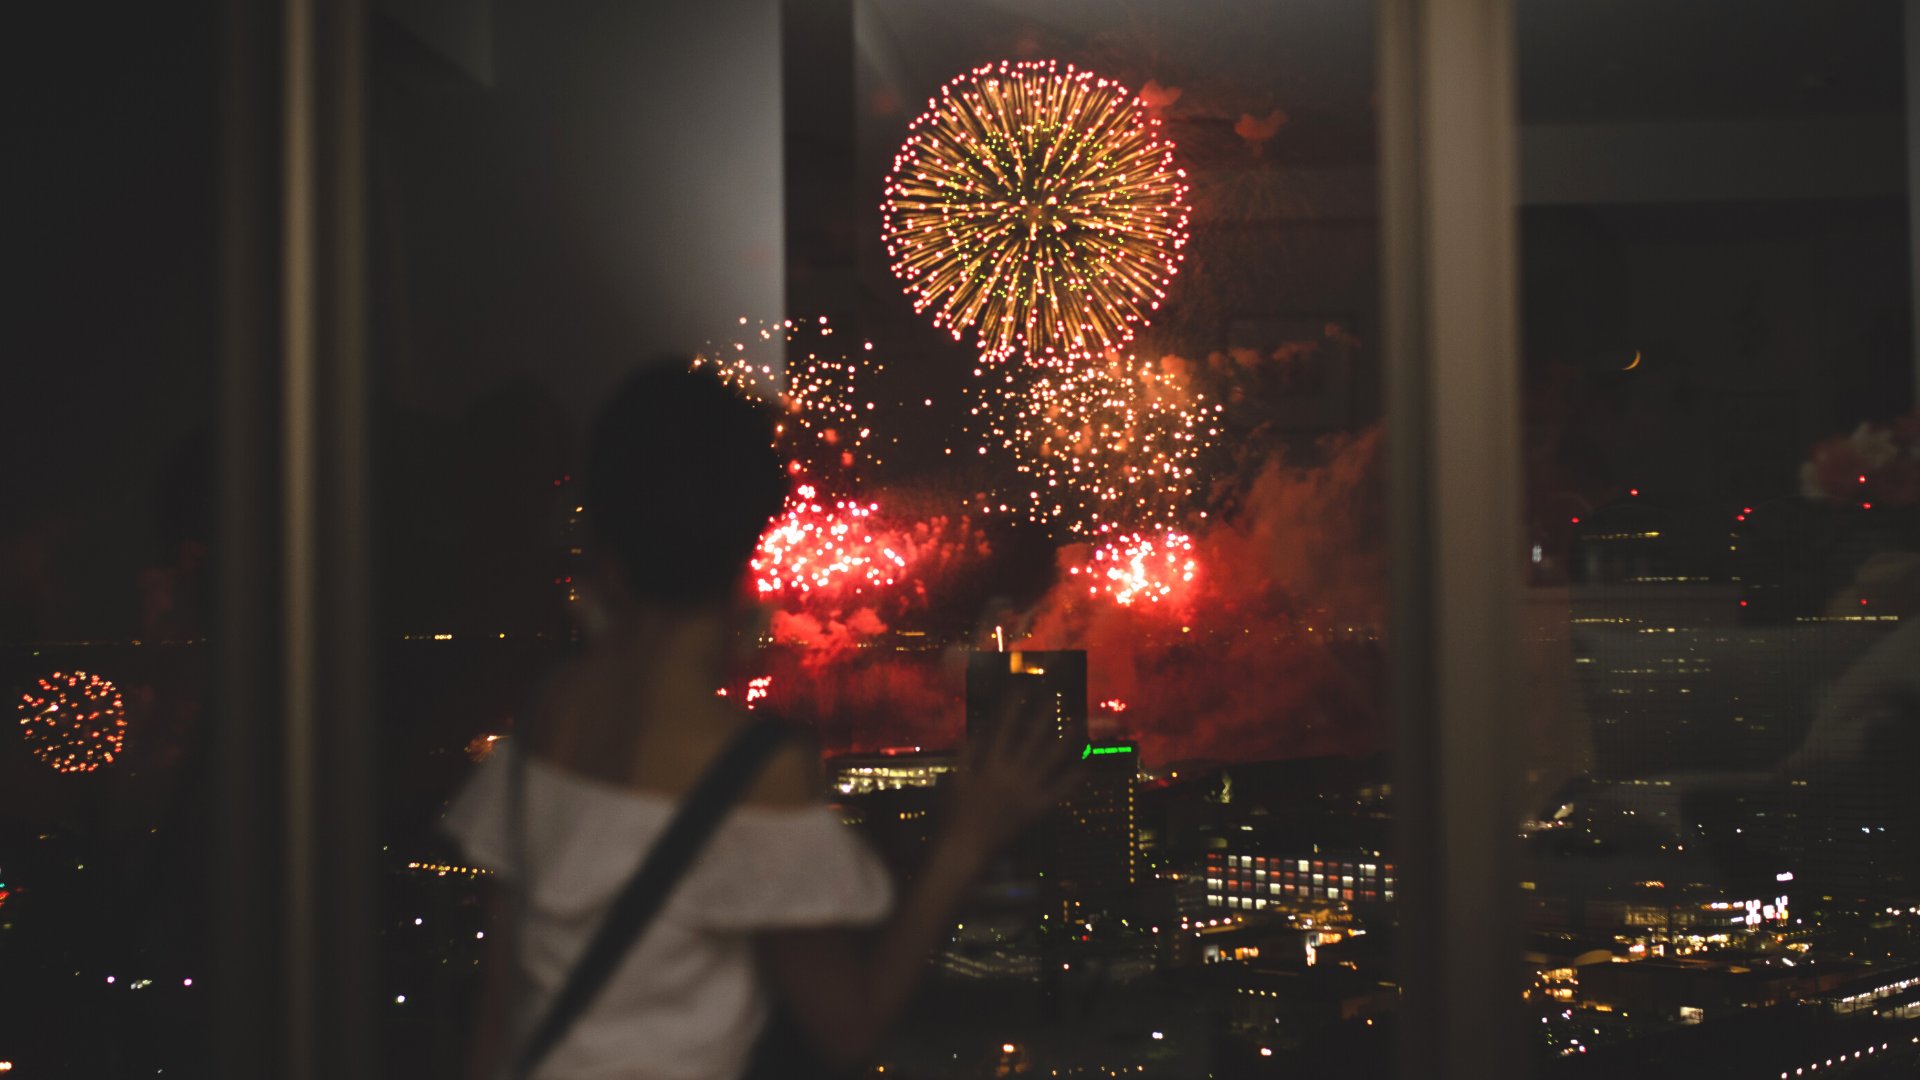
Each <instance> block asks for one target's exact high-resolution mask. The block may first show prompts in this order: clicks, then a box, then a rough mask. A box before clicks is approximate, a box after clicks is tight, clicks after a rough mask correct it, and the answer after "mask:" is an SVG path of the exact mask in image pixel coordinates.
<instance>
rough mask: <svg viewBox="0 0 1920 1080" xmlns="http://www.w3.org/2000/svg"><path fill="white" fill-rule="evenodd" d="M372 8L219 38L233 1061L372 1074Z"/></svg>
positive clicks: (219, 910)
mask: <svg viewBox="0 0 1920 1080" xmlns="http://www.w3.org/2000/svg"><path fill="white" fill-rule="evenodd" d="M365 20H366V13H365V8H364V6H363V5H362V4H361V3H358V2H355V0H324V2H323V0H280V2H277V3H248V2H246V0H229V3H228V4H227V5H226V8H225V14H224V20H223V40H222V52H221V56H222V64H223V72H222V86H221V109H222V117H221V121H222V147H221V159H222V160H221V192H220V196H221V214H222V221H221V237H220V244H221V275H222V281H221V305H222V311H221V321H222V356H221V402H220V418H221V437H222V454H221V464H220V482H221V484H220V486H221V510H220V536H219V545H218V547H217V549H216V550H218V551H219V552H220V553H221V565H220V571H219V572H220V580H219V587H220V609H219V614H220V618H219V629H218V634H219V639H218V644H217V648H218V650H219V651H218V659H219V685H218V709H219V722H220V728H219V739H220V757H221V767H220V774H219V775H220V783H221V786H222V790H221V801H222V809H223V813H222V825H221V835H220V838H219V842H220V861H219V866H220V872H219V877H218V880H216V881H215V882H213V883H212V884H213V889H212V899H211V902H212V906H213V916H214V918H215V920H216V924H217V926H218V928H219V935H218V939H217V940H218V949H219V954H218V957H217V966H216V975H217V978H216V982H215V986H214V992H215V994H216V1002H215V1007H216V1010H217V1028H216V1031H217V1036H216V1037H217V1043H218V1045H217V1047H216V1050H215V1061H216V1062H217V1063H218V1070H219V1075H222V1076H228V1077H236V1078H238V1077H247V1078H255V1077H266V1076H272V1077H284V1078H287V1080H310V1078H315V1077H342V1076H352V1077H369V1076H372V1075H374V1071H373V1063H374V1060H375V1054H374V1035H375V1031H374V1022H373V1015H374V1012H373V1010H374V990H375V982H374V979H373V977H372V966H371V944H372V931H373V926H372V917H371V912H372V893H373V890H372V884H373V854H374V846H373V840H372V830H371V819H372V812H373V792H372V788H371V785H370V783H369V782H368V781H369V773H370V752H369V751H370V743H369V717H370V712H371V710H370V707H369V706H370V694H369V674H368V673H369V664H368V657H369V652H368V648H367V624H368V620H367V580H368V573H367V569H368V563H367V524H368V523H367V513H368V499H367V497H366V496H367V484H366V464H365V457H364V455H365V451H366V447H367V443H368V432H367V408H366V398H367V392H366V386H365V376H366V366H365V350H364V346H363V327H364V322H365V315H364V305H363V301H362V297H363V293H364V273H363V264H364V253H363V239H364V224H363V218H364V214H363V209H362V192H363V188H364V173H365V162H364V154H363V145H364V138H363V128H364V104H363V88H364V85H365V71H364V64H365V50H364V42H365V38H366V33H365V30H366V26H365Z"/></svg>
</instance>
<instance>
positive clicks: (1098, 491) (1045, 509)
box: [970, 353, 1222, 536]
mask: <svg viewBox="0 0 1920 1080" xmlns="http://www.w3.org/2000/svg"><path fill="white" fill-rule="evenodd" d="M975 374H976V382H975V387H974V397H975V402H974V405H973V406H972V409H971V417H970V422H971V425H972V427H973V429H974V432H975V434H976V436H977V437H978V438H979V439H980V440H981V442H982V444H983V445H982V447H981V449H983V450H987V451H996V450H997V451H1000V452H1004V453H1006V454H1008V455H1009V456H1010V458H1011V470H1010V474H1011V477H1012V479H1013V481H1014V482H1013V485H1012V487H1011V488H1010V489H1008V490H1006V491H1004V492H1003V493H1002V495H1001V496H1000V497H999V498H996V499H994V500H990V501H989V508H990V509H992V510H995V511H1002V512H1006V513H1024V514H1025V515H1026V516H1027V518H1028V519H1030V520H1032V521H1034V522H1037V523H1042V524H1057V525H1063V526H1065V527H1066V528H1067V529H1068V530H1069V531H1070V532H1073V533H1077V534H1080V535H1085V536H1102V535H1107V534H1111V533H1113V532H1115V531H1117V530H1120V529H1138V528H1145V527H1149V526H1171V525H1175V524H1179V523H1181V522H1182V521H1183V520H1184V518H1185V517H1186V515H1187V514H1188V512H1189V510H1190V508H1191V506H1192V503H1193V499H1194V496H1195V493H1196V485H1197V483H1198V481H1197V480H1196V479H1195V467H1196V462H1197V461H1198V459H1199V457H1200V455H1201V454H1202V453H1203V452H1204V451H1205V450H1206V449H1207V447H1208V446H1210V445H1211V444H1212V440H1213V439H1214V438H1215V437H1216V436H1218V435H1219V433H1220V428H1219V421H1220V415H1221V411H1222V406H1221V405H1220V404H1219V403H1218V402H1215V401H1211V400H1209V399H1208V398H1207V396H1206V395H1205V394H1203V393H1200V392H1198V391H1195V390H1194V389H1193V388H1192V387H1191V386H1189V385H1188V384H1187V383H1186V381H1185V380H1184V379H1180V378H1176V377H1174V376H1171V375H1169V374H1167V373H1165V372H1164V371H1162V370H1161V369H1160V368H1159V367H1158V366H1156V365H1154V364H1153V363H1150V362H1144V361H1140V360H1137V359H1135V358H1134V357H1132V356H1126V355H1121V354H1118V353H1109V354H1107V355H1106V356H1104V357H1102V358H1096V359H1092V360H1088V361H1083V362H1081V363H1079V364H1075V365H1073V366H1071V367H1065V366H1063V367H1057V368H1025V369H1018V370H1016V369H1012V368H1006V367H994V366H989V365H982V366H981V367H980V368H978V369H976V371H975Z"/></svg>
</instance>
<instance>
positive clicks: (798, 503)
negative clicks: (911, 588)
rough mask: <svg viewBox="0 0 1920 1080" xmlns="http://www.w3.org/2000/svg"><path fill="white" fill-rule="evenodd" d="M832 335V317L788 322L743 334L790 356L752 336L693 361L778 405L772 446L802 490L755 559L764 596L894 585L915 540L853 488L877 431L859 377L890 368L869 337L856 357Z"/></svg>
mask: <svg viewBox="0 0 1920 1080" xmlns="http://www.w3.org/2000/svg"><path fill="white" fill-rule="evenodd" d="M741 323H742V325H745V324H746V320H745V319H742V320H741ZM833 334H834V331H833V327H832V326H831V325H829V324H828V322H827V320H826V318H825V317H824V316H822V317H820V318H818V319H800V320H794V319H787V320H784V321H782V322H779V323H773V324H763V325H761V326H759V327H758V328H757V329H755V330H754V331H753V332H752V333H750V334H747V335H745V336H747V337H748V338H750V339H753V342H759V343H771V342H775V341H778V342H781V343H784V345H785V346H786V351H787V356H786V358H785V360H784V362H780V363H776V361H775V360H774V359H770V358H767V357H765V356H764V355H762V354H763V353H764V352H766V351H767V350H766V348H765V346H764V345H756V344H754V343H753V342H750V341H736V342H732V343H730V344H728V345H726V346H722V347H719V348H714V349H709V350H707V351H706V352H704V353H702V354H701V355H699V356H696V357H695V358H694V361H693V368H694V369H695V370H710V371H712V372H713V373H714V374H715V375H717V376H718V377H719V379H720V381H721V382H723V383H725V384H727V385H728V386H731V387H733V388H734V389H736V390H738V391H740V392H741V393H743V394H745V395H747V396H749V397H752V398H755V399H757V400H760V401H766V402H769V403H771V404H773V405H774V406H775V407H777V408H778V409H779V410H780V414H781V415H780V420H779V421H778V423H777V424H776V425H775V428H774V440H773V445H774V448H775V449H777V450H779V451H780V453H781V454H782V455H783V456H784V457H785V458H786V459H787V472H788V474H789V475H790V476H791V477H792V478H793V484H794V486H793V491H792V493H791V494H789V495H788V496H787V502H786V506H785V508H784V509H783V510H782V511H781V513H780V516H779V517H777V518H775V519H774V520H773V521H771V522H769V523H768V526H767V531H766V532H765V533H764V534H762V536H761V537H760V544H759V547H758V548H757V549H756V551H755V553H754V557H753V559H752V564H751V565H752V571H753V579H754V589H755V591H756V592H757V593H758V594H759V595H760V596H761V597H763V598H772V597H774V596H787V597H808V598H812V597H817V596H831V597H834V598H840V597H842V596H844V595H846V594H849V593H854V594H857V593H862V592H865V591H867V590H871V589H879V588H883V587H886V586H889V585H892V584H894V583H895V582H896V581H897V580H898V577H899V574H900V572H901V571H903V570H905V569H906V567H907V561H908V557H909V556H908V554H907V551H908V549H907V546H906V545H904V544H902V543H900V542H898V540H897V539H896V538H892V537H890V536H889V535H888V534H887V533H885V532H884V531H883V530H881V529H880V528H879V527H878V525H877V523H876V521H875V520H874V514H875V513H876V512H877V511H878V510H879V509H880V506H879V504H878V503H877V502H875V501H873V500H872V499H856V498H854V497H853V495H852V494H851V493H852V492H854V491H855V490H856V489H858V487H859V486H860V470H861V468H862V467H864V466H865V465H867V464H868V461H867V460H866V454H865V448H866V446H867V444H868V440H869V439H871V438H872V436H873V427H872V413H873V411H874V403H873V402H872V401H869V400H866V399H865V398H864V397H863V396H862V395H861V394H860V393H859V389H858V386H859V380H860V378H861V377H862V376H863V375H865V374H869V373H877V372H879V371H881V370H884V366H883V365H882V364H880V363H879V362H878V361H876V360H874V359H873V358H872V356H871V352H872V348H873V346H872V344H871V343H867V342H863V343H861V346H860V348H859V349H858V351H857V352H856V353H855V356H848V355H845V354H844V353H836V352H835V351H834V349H833V348H832V347H831V346H832V342H831V341H830V339H831V338H832V337H833ZM855 357H857V359H856V358H855Z"/></svg>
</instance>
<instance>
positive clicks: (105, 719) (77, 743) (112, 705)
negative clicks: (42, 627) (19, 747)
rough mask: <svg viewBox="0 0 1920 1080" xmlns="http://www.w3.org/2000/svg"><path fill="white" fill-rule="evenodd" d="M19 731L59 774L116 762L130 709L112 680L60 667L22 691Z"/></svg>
mask: <svg viewBox="0 0 1920 1080" xmlns="http://www.w3.org/2000/svg"><path fill="white" fill-rule="evenodd" d="M19 709H20V735H21V737H22V738H24V739H25V740H26V741H27V745H28V746H29V747H30V748H31V749H32V750H33V755H34V756H35V757H37V758H39V759H40V760H41V761H43V762H45V763H47V764H48V765H49V766H51V767H52V768H53V769H54V771H55V772H63V773H81V772H92V771H93V770H95V769H98V768H100V767H101V766H102V765H111V764H113V759H114V758H115V757H117V756H118V755H119V753H120V747H121V746H122V745H123V744H124V743H125V742H126V738H127V708H126V704H125V702H124V701H122V700H121V697H120V691H119V690H118V689H116V688H115V687H114V685H113V684H112V683H111V682H108V681H107V680H105V679H103V678H101V677H100V676H98V675H90V674H88V673H86V672H84V671H74V672H64V671H56V672H54V673H53V674H51V675H48V676H47V677H46V678H43V679H41V680H39V682H38V684H37V685H36V686H35V688H34V689H32V690H29V691H27V692H26V693H23V694H21V695H20V706H19Z"/></svg>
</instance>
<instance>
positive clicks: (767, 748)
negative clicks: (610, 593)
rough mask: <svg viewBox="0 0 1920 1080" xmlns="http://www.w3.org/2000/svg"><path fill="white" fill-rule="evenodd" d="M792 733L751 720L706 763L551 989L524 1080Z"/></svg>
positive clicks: (523, 1053)
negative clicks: (557, 985)
mask: <svg viewBox="0 0 1920 1080" xmlns="http://www.w3.org/2000/svg"><path fill="white" fill-rule="evenodd" d="M787 735H788V731H787V729H786V726H785V725H784V724H779V723H771V722H761V723H751V724H748V725H747V726H746V727H745V728H743V729H741V731H740V733H739V734H738V735H736V736H734V739H733V741H732V742H731V743H729V744H728V745H727V748H726V750H725V751H724V752H722V753H721V755H720V757H719V759H718V760H716V761H715V762H714V763H713V765H712V766H710V767H709V768H708V769H707V772H706V775H704V776H702V777H701V778H700V782H699V783H698V784H697V785H695V786H694V788H693V790H692V791H691V792H689V793H688V794H687V798H686V801H685V802H684V803H682V804H681V805H680V809H679V810H678V811H676V812H675V814H674V816H673V820H672V821H670V822H668V824H667V829H666V831H665V832H664V833H662V834H661V836H660V839H659V840H658V841H656V842H655V843H654V845H653V850H652V851H650V852H648V853H647V857H646V858H645V859H644V860H642V861H641V863H640V868H639V869H638V870H636V871H634V874H633V877H632V878H631V879H630V880H628V882H627V884H626V887H625V888H623V889H621V890H620V894H619V895H618V896H616V897H614V900H613V904H612V906H611V907H609V908H608V910H607V917H606V919H605V920H604V921H603V922H601V924H600V928H599V929H598V930H596V931H594V934H593V938H592V939H591V940H590V941H588V942H587V948H586V951H585V952H583V953H581V954H580V960H579V962H578V963H576V964H575V965H574V968H573V971H572V972H570V973H568V975H567V981H566V982H565V983H564V984H562V985H561V987H560V992H559V993H558V994H556V995H554V999H553V1003H552V1004H551V1005H549V1006H548V1007H547V1012H546V1015H545V1016H542V1017H541V1018H540V1024H539V1026H537V1027H535V1028H534V1029H533V1033H532V1034H531V1035H530V1036H528V1038H527V1041H526V1044H525V1045H523V1046H522V1047H521V1048H520V1053H519V1056H518V1058H517V1059H516V1060H515V1064H514V1070H513V1073H512V1075H513V1076H515V1077H517V1078H519V1080H525V1078H526V1077H529V1076H532V1075H533V1070H534V1069H535V1068H537V1067H539V1065H540V1062H541V1061H542V1060H543V1059H545V1057H546V1056H547V1054H548V1053H549V1052H551V1051H552V1050H553V1048H554V1046H555V1045H557V1044H558V1043H559V1042H560V1040H561V1039H562V1038H563V1037H565V1035H566V1034H567V1031H568V1030H569V1029H570V1028H572V1027H573V1024H574V1022H575V1021H576V1020H578V1019H580V1015H581V1014H582V1013H584V1012H586V1011H587V1006H589V1005H591V1004H593V999H594V997H595V996H596V995H598V994H599V993H600V990H601V988H602V987H604V986H605V985H606V983H607V980H608V979H609V978H611V977H612V976H613V972H614V969H615V968H616V967H618V966H619V964H620V961H621V959H622V958H624V957H625V956H626V954H627V952H628V950H630V949H631V948H632V947H633V944H634V942H636V941H638V940H639V939H640V935H641V934H642V933H643V932H645V930H646V928H647V924H648V923H650V922H652V921H653V917H654V916H655V915H656V914H658V912H659V911H660V908H661V906H662V905H663V904H664V903H666V900H667V897H668V895H669V894H671V893H672V892H673V887H674V885H676V884H678V883H679V881H680V878H681V877H682V875H684V874H685V873H686V871H687V867H688V866H690V865H692V863H693V860H694V858H695V857H696V856H697V855H699V854H700V849H701V848H702V847H704V846H705V844H706V841H707V838H708V837H710V836H712V835H713V831H714V830H715V829H716V828H718V827H719V825H720V822H721V821H722V820H723V819H725V817H726V816H727V811H728V810H730V809H731V808H732V807H733V805H734V804H735V803H736V802H738V801H739V799H740V796H741V794H742V793H744V792H745V791H746V789H747V785H748V784H749V783H751V782H752V781H753V779H754V778H755V777H756V776H758V775H760V770H761V768H762V766H764V765H765V764H766V762H767V759H768V758H770V757H771V756H772V755H773V751H774V750H775V749H777V748H778V747H779V746H780V744H781V743H782V742H784V741H785V740H786V738H787Z"/></svg>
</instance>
